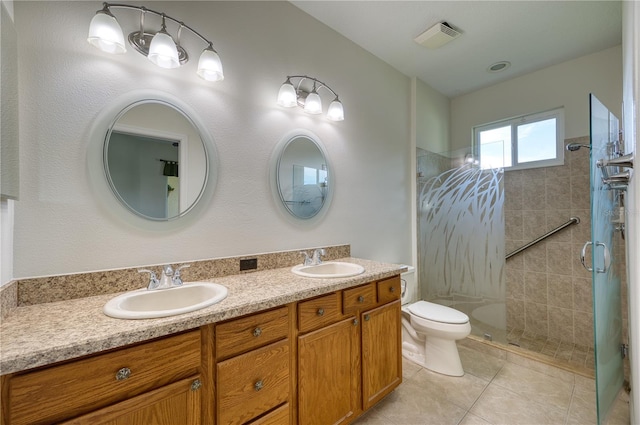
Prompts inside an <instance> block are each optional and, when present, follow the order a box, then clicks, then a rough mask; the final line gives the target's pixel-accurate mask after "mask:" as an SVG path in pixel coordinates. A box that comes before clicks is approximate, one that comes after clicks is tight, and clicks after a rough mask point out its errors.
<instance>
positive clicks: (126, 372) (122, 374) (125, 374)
mask: <svg viewBox="0 0 640 425" xmlns="http://www.w3.org/2000/svg"><path fill="white" fill-rule="evenodd" d="M130 376H131V369H129V368H128V367H123V368H122V369H120V370H119V371H118V372H116V381H124V380H125V379H128V378H129V377H130Z"/></svg>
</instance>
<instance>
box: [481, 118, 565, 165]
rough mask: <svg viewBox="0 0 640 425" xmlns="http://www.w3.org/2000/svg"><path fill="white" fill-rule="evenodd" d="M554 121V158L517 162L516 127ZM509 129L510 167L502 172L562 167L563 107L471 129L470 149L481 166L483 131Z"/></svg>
mask: <svg viewBox="0 0 640 425" xmlns="http://www.w3.org/2000/svg"><path fill="white" fill-rule="evenodd" d="M552 118H555V119H556V156H555V158H551V159H543V160H538V161H527V162H518V126H520V125H523V124H532V123H535V122H539V121H545V120H548V119H552ZM507 126H510V127H511V166H509V167H504V166H503V167H502V169H503V170H505V171H508V170H525V169H529V168H540V167H552V166H557V165H564V107H559V108H554V109H551V110H548V111H543V112H536V113H533V114H527V115H520V116H517V117H512V118H507V119H504V120H499V121H494V122H491V123H487V124H481V125H477V126H474V127H473V136H472V137H473V144H472V149H473V152H474V156H475V157H476V158H477V159H478V161H479V163H480V165H481V166H482V157H481V150H480V147H481V144H480V134H481V133H482V132H483V131H488V130H493V129H496V128H500V127H507Z"/></svg>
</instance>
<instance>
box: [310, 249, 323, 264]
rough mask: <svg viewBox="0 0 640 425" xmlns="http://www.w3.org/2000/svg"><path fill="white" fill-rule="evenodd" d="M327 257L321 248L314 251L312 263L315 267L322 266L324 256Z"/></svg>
mask: <svg viewBox="0 0 640 425" xmlns="http://www.w3.org/2000/svg"><path fill="white" fill-rule="evenodd" d="M323 255H326V251H325V250H324V248H319V249H316V250H315V251H313V257H311V263H312V264H314V265H318V264H322V258H321V257H322V256H323Z"/></svg>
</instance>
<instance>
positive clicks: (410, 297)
mask: <svg viewBox="0 0 640 425" xmlns="http://www.w3.org/2000/svg"><path fill="white" fill-rule="evenodd" d="M407 268H408V270H407V271H406V272H404V273H402V274H401V275H400V279H401V283H402V304H403V305H404V304H407V303H411V302H414V301H418V282H417V278H416V268H415V267H413V266H407Z"/></svg>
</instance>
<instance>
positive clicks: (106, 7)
mask: <svg viewBox="0 0 640 425" xmlns="http://www.w3.org/2000/svg"><path fill="white" fill-rule="evenodd" d="M102 4H103V6H104V8H103V10H105V11H106V12H108V13H109V14H110V15H112V14H111V11H110V9H111V8H113V9H131V10H138V11H140V12H142V14H141V17H140V27H141V29H140V32H141V33H142V32H143V29H142V26H143V24H144V15H145V13H153V14H154V15H156V16H160V17H163V18H164V19H168V20H169V21H172V22H174V23H175V24H177V25H178V27H179V30H178V40H179V39H180V31H181V30H182V28H186V29H188V30H189V31H190V32H191V33H193V34H194V35H195V36H196V37H198V38H200V39H201V40H202V41H204V42H205V43H206V44H207V45H209V46H213V43H212V42H211V41H209V40H207V39H206V38H204V37H203V36H202V34H200V33H199V32H198V31H196V30H194V29H193V28H191V27H190V26H189V25H186V24H184V22H182V21H179V20H177V19H175V18H172V17H171V16H169V15H167V14H165V13H162V12H157V11H155V10H151V9H147V8H146V7H144V6H133V5H130V4H123V3H107V2H104V3H102ZM112 16H113V15H112ZM214 51H215V50H214Z"/></svg>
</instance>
